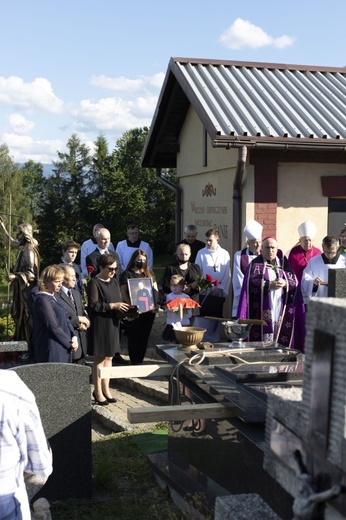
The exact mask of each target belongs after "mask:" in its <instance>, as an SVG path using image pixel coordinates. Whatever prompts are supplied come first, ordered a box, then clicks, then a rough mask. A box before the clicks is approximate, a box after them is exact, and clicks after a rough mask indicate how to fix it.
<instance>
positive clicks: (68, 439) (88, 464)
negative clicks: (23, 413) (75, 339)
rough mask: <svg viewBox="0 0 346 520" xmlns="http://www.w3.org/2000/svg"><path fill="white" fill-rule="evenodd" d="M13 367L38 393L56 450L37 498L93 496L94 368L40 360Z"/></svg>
mask: <svg viewBox="0 0 346 520" xmlns="http://www.w3.org/2000/svg"><path fill="white" fill-rule="evenodd" d="M11 370H16V372H17V374H18V375H19V377H20V378H21V379H22V380H23V381H24V383H25V384H26V385H27V386H28V387H29V388H30V390H31V391H32V392H33V393H34V395H35V398H36V402H37V406H38V408H39V411H40V415H41V419H42V424H43V428H44V431H45V434H46V437H47V438H48V440H49V443H50V445H51V448H52V451H53V473H52V475H51V476H50V477H49V479H48V480H47V482H46V484H45V485H44V486H43V487H42V489H41V490H40V491H39V493H37V495H36V496H35V499H37V498H39V497H45V498H46V499H47V500H61V499H65V498H82V497H91V494H92V459H91V399H90V368H89V367H86V366H82V365H77V364H72V363H71V364H69V363H38V364H35V365H23V366H21V367H16V368H13V369H11Z"/></svg>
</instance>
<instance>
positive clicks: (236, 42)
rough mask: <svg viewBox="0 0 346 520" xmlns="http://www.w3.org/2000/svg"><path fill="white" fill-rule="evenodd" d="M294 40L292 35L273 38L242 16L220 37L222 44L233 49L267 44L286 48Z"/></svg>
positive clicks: (254, 47) (256, 47) (253, 47)
mask: <svg viewBox="0 0 346 520" xmlns="http://www.w3.org/2000/svg"><path fill="white" fill-rule="evenodd" d="M294 41H295V39H294V38H293V37H292V36H286V35H283V36H280V37H279V38H273V37H272V36H270V35H269V34H267V33H266V32H265V31H264V30H263V29H261V28H260V27H257V26H256V25H254V24H253V23H251V22H249V21H248V20H243V19H242V18H237V19H236V20H235V21H234V22H233V24H232V25H231V26H230V27H229V28H228V29H226V31H224V32H223V33H222V34H221V36H220V38H219V42H220V43H221V45H223V46H224V47H227V49H233V50H239V49H244V48H246V47H250V48H252V49H258V48H260V47H265V46H267V45H271V46H273V47H276V48H278V49H284V48H285V47H289V46H290V45H293V43H294Z"/></svg>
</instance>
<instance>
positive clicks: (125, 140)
mask: <svg viewBox="0 0 346 520" xmlns="http://www.w3.org/2000/svg"><path fill="white" fill-rule="evenodd" d="M147 135H148V128H146V127H144V128H135V129H133V130H129V131H128V132H125V133H124V134H123V136H122V137H121V138H120V139H119V140H118V141H117V143H116V148H115V150H114V151H113V154H112V164H113V167H112V172H111V175H110V177H109V183H108V185H107V200H108V201H109V202H108V204H109V207H110V208H111V209H110V212H109V216H108V218H107V221H108V222H110V229H112V237H115V238H116V240H121V239H123V238H124V233H125V230H126V227H127V225H128V224H130V223H137V224H138V225H139V227H140V230H141V235H142V237H143V239H145V240H147V241H148V242H150V243H151V245H152V247H153V248H154V249H155V251H156V252H157V253H162V252H165V250H166V246H167V244H168V243H170V242H172V240H173V239H174V194H173V193H172V192H171V191H170V190H168V189H167V188H165V187H163V186H162V184H160V183H159V182H158V180H157V178H156V173H155V171H154V170H153V169H150V168H142V166H141V154H142V151H143V147H144V144H145V140H146V138H147ZM167 175H168V177H170V179H171V180H173V182H176V177H175V172H173V171H169V172H168V173H167Z"/></svg>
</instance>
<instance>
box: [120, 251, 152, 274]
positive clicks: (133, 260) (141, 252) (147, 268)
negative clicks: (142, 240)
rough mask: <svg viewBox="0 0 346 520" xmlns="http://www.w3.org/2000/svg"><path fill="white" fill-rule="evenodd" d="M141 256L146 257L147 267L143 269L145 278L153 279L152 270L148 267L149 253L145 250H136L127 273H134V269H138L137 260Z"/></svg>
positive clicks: (128, 265)
mask: <svg viewBox="0 0 346 520" xmlns="http://www.w3.org/2000/svg"><path fill="white" fill-rule="evenodd" d="M139 256H145V261H146V265H145V267H143V273H144V277H145V278H147V277H152V272H151V270H150V268H149V265H148V255H147V253H146V252H145V251H143V249H136V251H134V252H133V253H132V256H131V258H130V261H129V263H128V264H127V266H126V271H133V269H134V268H135V267H136V266H135V264H136V260H137V258H138V257H139Z"/></svg>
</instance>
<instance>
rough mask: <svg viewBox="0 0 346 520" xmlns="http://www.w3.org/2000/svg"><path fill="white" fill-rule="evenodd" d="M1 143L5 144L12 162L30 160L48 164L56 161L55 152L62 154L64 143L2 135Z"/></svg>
mask: <svg viewBox="0 0 346 520" xmlns="http://www.w3.org/2000/svg"><path fill="white" fill-rule="evenodd" d="M2 142H4V143H6V145H7V146H8V148H9V150H10V154H11V156H12V157H13V159H14V161H16V162H20V163H24V162H26V161H29V160H32V161H35V162H41V163H44V164H49V163H51V162H52V158H53V159H54V160H56V159H57V150H59V151H60V152H64V151H65V149H66V142H65V141H62V140H58V139H56V140H50V141H49V140H34V139H33V138H32V137H30V136H27V135H25V136H23V135H18V134H14V133H4V134H3V135H2Z"/></svg>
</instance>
